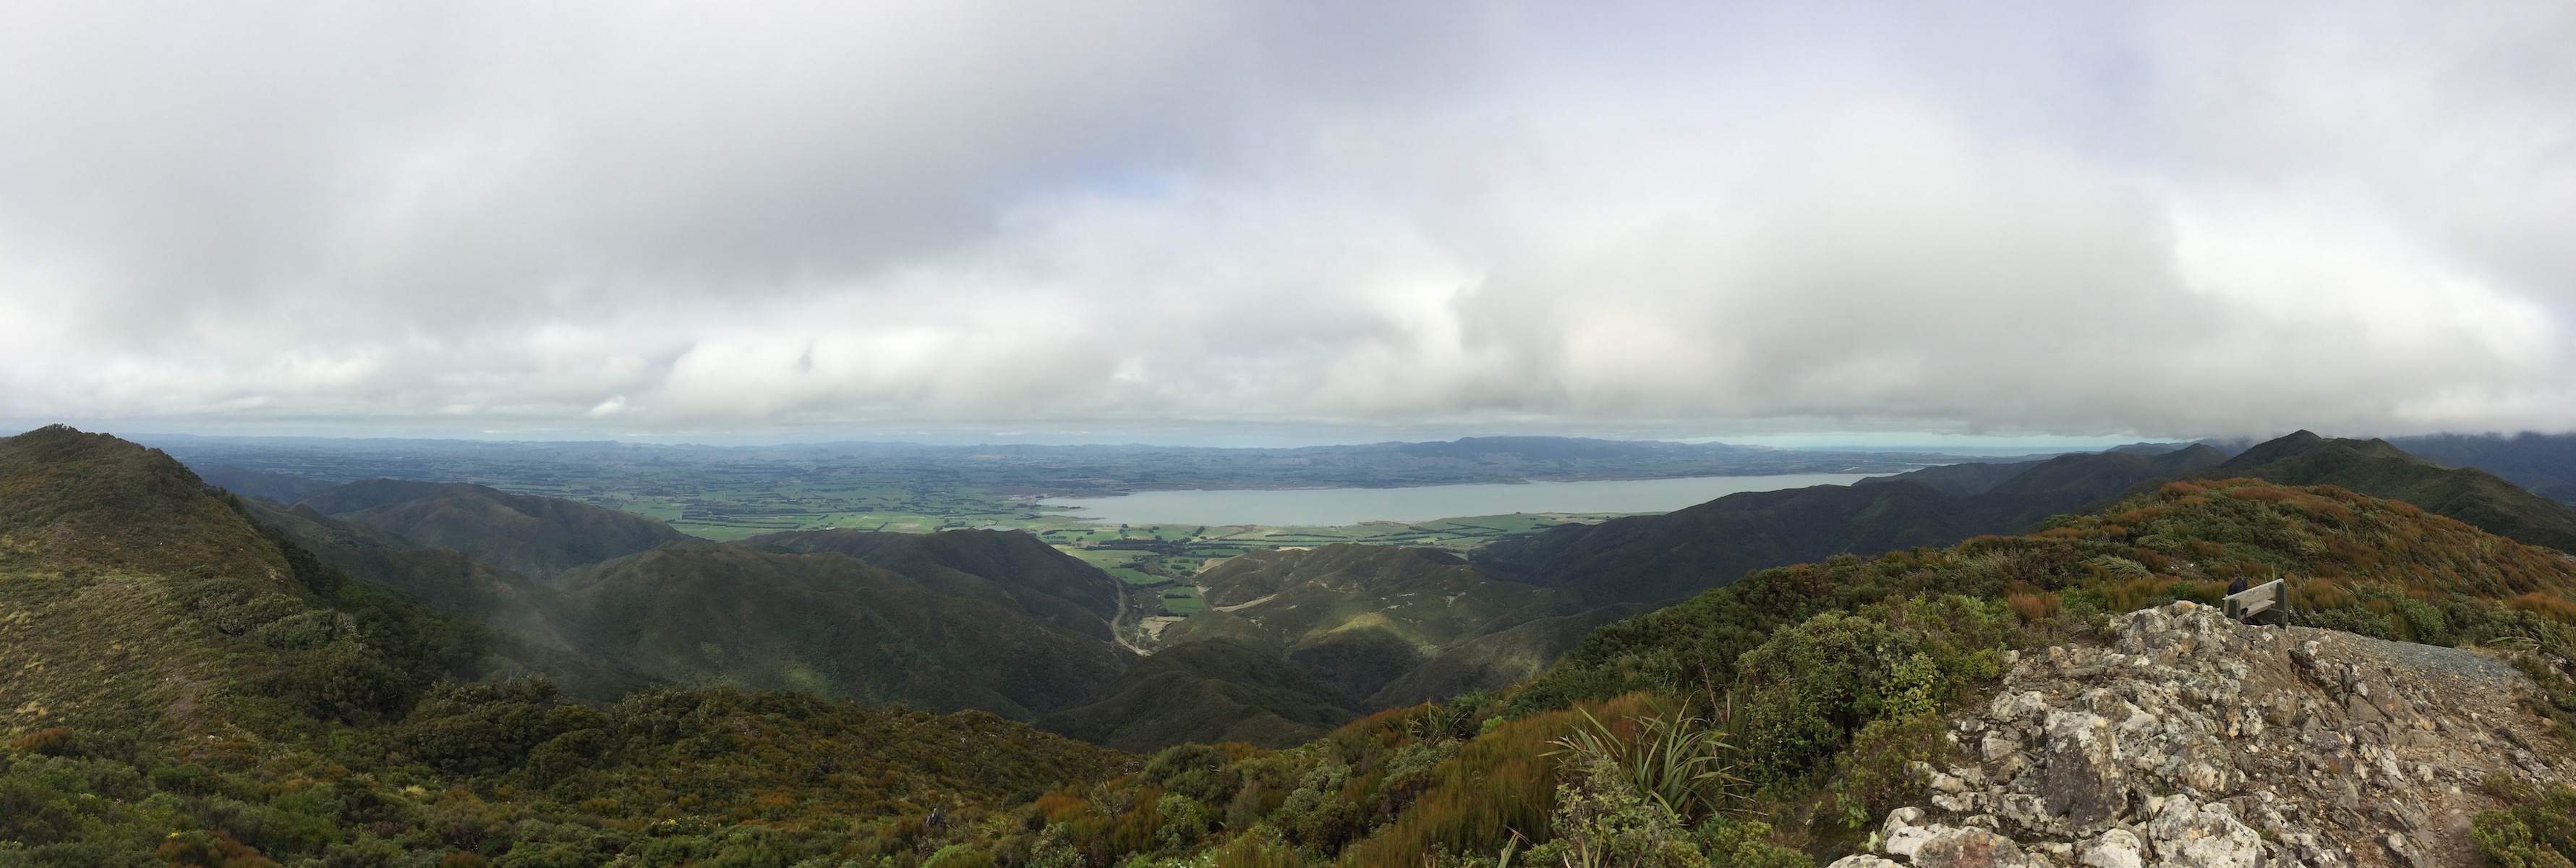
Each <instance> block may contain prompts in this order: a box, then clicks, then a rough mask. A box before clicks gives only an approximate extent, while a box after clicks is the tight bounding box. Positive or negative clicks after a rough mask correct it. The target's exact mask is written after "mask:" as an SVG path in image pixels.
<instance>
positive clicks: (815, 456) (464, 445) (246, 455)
mask: <svg viewBox="0 0 2576 868" xmlns="http://www.w3.org/2000/svg"><path fill="white" fill-rule="evenodd" d="M148 439H149V440H150V442H152V443H153V444H154V445H158V446H161V447H163V448H166V449H168V450H170V451H171V453H172V454H174V455H178V456H180V457H181V458H182V459H184V460H186V461H188V462H189V463H190V464H191V465H194V466H204V467H223V468H227V469H226V470H225V471H224V472H225V473H227V474H230V475H229V476H225V477H224V478H227V479H236V480H240V481H243V482H245V483H248V484H251V485H254V486H262V487H265V486H276V485H282V484H283V485H294V484H309V483H296V482H292V481H293V480H308V481H311V480H318V481H332V482H350V481H356V480H360V479H369V478H378V477H385V478H396V479H415V480H433V481H440V482H478V483H485V484H496V485H508V484H510V481H511V480H526V479H549V478H558V477H561V476H562V475H563V474H565V473H566V472H567V471H568V470H578V471H579V472H581V473H584V474H597V475H602V476H605V477H613V478H617V479H621V480H626V481H628V482H630V483H635V484H642V485H650V484H652V481H653V480H655V479H657V478H661V477H663V476H666V475H668V474H671V473H675V472H679V471H684V470H685V471H688V472H694V473H720V474H737V475H741V476H743V477H745V478H749V479H771V478H774V477H777V476H779V475H780V474H783V473H787V472H791V471H792V472H796V473H800V474H808V475H810V474H812V473H813V472H815V471H817V470H820V469H826V468H833V469H840V470H845V471H849V472H862V473H866V474H871V475H898V476H906V477H911V476H919V477H921V478H928V479H936V480H938V481H940V482H941V483H942V484H947V485H986V486H1000V487H1006V488H1012V489H1017V490H1026V491H1029V492H1032V493H1050V494H1074V495H1079V494H1100V493H1106V492H1112V491H1120V490H1143V489H1154V488H1212V487H1213V488H1224V487H1315V486H1335V487H1382V486H1402V485H1442V484H1456V483H1471V482H1520V481H1524V480H1571V479H1649V478H1664V477H1676V476H1750V475H1768V474H1789V473H1847V472H1859V473H1867V472H1896V471H1902V470H1908V469H1912V468H1914V467H1920V466H1923V465H1925V464H1934V463H1949V462H1955V461H1959V460H1962V459H1961V458H1960V457H1959V456H1952V455H1942V454H1938V453H1892V452H1833V451H1807V450H1789V449H1774V448H1769V447H1759V446H1733V445H1728V444H1723V443H1705V444H1694V443H1676V442H1668V441H1633V440H1597V439H1588V438H1576V437H1469V438H1463V439H1459V440H1455V441H1449V442H1431V443H1392V442H1391V443H1370V444H1360V445H1348V446H1306V447H1296V448H1218V447H1189V446H1150V445H1091V446H1050V445H1034V444H995V445H978V446H937V445H925V444H917V443H880V442H848V443H819V444H790V445H779V446H735V447H719V446H698V445H664V444H645V443H618V442H507V441H479V440H380V439H379V440H370V439H360V440H334V439H316V438H235V437H196V436H186V435H163V436H155V437H151V438H148ZM246 493H256V492H246ZM280 499H281V500H284V499H285V498H280Z"/></svg>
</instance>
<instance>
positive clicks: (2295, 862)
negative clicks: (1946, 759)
mask: <svg viewBox="0 0 2576 868" xmlns="http://www.w3.org/2000/svg"><path fill="white" fill-rule="evenodd" d="M2532 690H2533V687H2532V685H2531V684H2530V682H2529V680H2528V679H2525V678H2524V677H2523V676H2522V675H2521V673H2519V672H2517V671H2515V670H2514V669H2513V668H2512V667H2511V666H2510V665H2507V664H2506V663H2504V662H2502V661H2499V660H2496V659H2493V658H2490V657H2487V656H2483V655H2481V654H2479V653H2476V652H2473V651H2467V650H2461V649H2453V648H2438V647H2433V646H2426V645H2412V644H2406V643H2397V642H2384V641H2380V640H2376V639H2369V638H2365V637H2360V636H2355V635H2352V634H2349V633H2340V632H2334V631H2328V630H2317V629H2309V628H2296V627H2293V628H2282V627H2254V626H2247V625H2244V624H2239V623H2236V622H2234V621H2232V620H2229V619H2227V618H2226V617H2224V616H2223V615H2221V614H2220V613H2219V612H2218V610H2216V609H2213V608H2210V607H2206V606H2198V605H2194V604H2191V603H2176V604H2173V605H2171V606H2165V607H2160V608H2156V609H2148V610H2143V611H2139V612H2133V613H2130V614H2128V615H2124V616H2120V617H2117V618H2114V619H2112V623H2111V629H2110V630H2108V631H2107V632H2106V634H2105V641H2104V642H2102V643H2101V644H2090V643H2085V644H2074V645H2066V646H2060V647H2055V648H2049V649H2046V650H2045V651H2040V652H2033V653H2027V654H2021V655H2018V657H2017V658H2016V659H2015V660H2013V662H2012V664H2011V669H2010V670H2009V671H2008V672H2007V673H2006V674H2005V677H2004V683H2003V685H2002V687H2001V689H2000V690H1999V691H1998V692H1997V693H1996V694H1995V696H1994V697H1993V698H1992V700H1991V701H1989V702H1987V703H1985V704H1983V706H1982V707H1980V708H1979V709H1978V710H1977V712H1978V713H1972V714H1970V715H1968V716H1966V717H1964V718H1961V719H1958V720H1955V721H1953V722H1952V727H1953V728H1952V731H1951V733H1950V738H1951V741H1952V742H1953V743H1954V744H1955V745H1956V746H1957V747H1958V748H1959V749H1958V750H1957V751H1956V752H1954V753H1953V754H1952V757H1953V759H1952V762H1955V763H1958V765H1954V766H1950V767H1947V768H1941V769H1931V768H1928V767H1927V768H1925V769H1922V771H1923V772H1924V775H1923V779H1924V780H1925V781H1927V782H1929V786H1928V787H1927V789H1926V790H1925V792H1924V793H1923V796H1922V801H1921V802H1918V803H1917V804H1918V805H1919V806H1922V807H1907V808H1903V809H1900V810H1899V811H1897V812H1894V813H1891V814H1890V815H1889V817H1888V821H1887V823H1886V824H1885V825H1884V826H1882V828H1881V829H1880V835H1879V845H1878V848H1877V849H1878V855H1882V856H1887V857H1893V858H1897V859H1904V860H1908V861H1911V862H1912V863H1913V864H1914V866H1915V868H1925V866H1927V865H1932V864H1935V863H1938V864H1941V865H1951V864H1962V865H1965V864H1977V865H1983V864H2025V863H2027V864H2034V865H2036V864H2056V865H2068V866H2072V865H2085V866H2092V868H2201V866H2230V868H2233V866H2247V868H2252V866H2258V865H2259V866H2264V868H2283V866H2299V868H2329V866H2335V868H2340V866H2373V868H2377V866H2387V868H2396V866H2405V868H2430V866H2439V865H2469V864H2476V862H2477V859H2478V857H2477V856H2476V854H2475V851H2474V850H2473V849H2472V845H2471V843H2470V842H2469V841H2468V839H2467V829H2468V825H2469V824H2468V819H2469V817H2470V816H2472V815H2474V814H2475V813H2476V812H2477V811H2479V810H2483V809H2485V808H2488V807H2493V803H2492V801H2491V797H2489V796H2488V795H2486V793H2485V791H2484V789H2483V788H2482V787H2481V786H2480V785H2481V784H2482V783H2483V782H2484V781H2485V780H2487V779H2488V778H2489V777H2490V776H2493V775H2505V776H2507V777H2511V778H2515V779H2519V780H2523V781H2530V782H2535V783H2547V782H2561V783H2563V782H2571V781H2576V758H2571V757H2570V756H2569V754H2568V752H2567V749H2566V746H2564V745H2562V744H2560V743H2559V742H2558V741H2557V740H2556V739H2554V738H2552V737H2549V736H2547V735H2545V733H2546V732H2547V723H2546V722H2545V721H2542V720H2540V719H2539V718H2537V717H2535V716H2533V715H2532V714H2531V713H2530V712H2529V710H2528V709H2526V708H2524V707H2523V706H2521V705H2520V704H2519V703H2521V702H2522V700H2523V698H2524V697H2527V696H2529V695H2531V692H2532ZM1927 807H1928V810H1927ZM1997 854H2003V855H1997ZM1979 859H1984V860H1987V861H1982V862H1981V861H1976V860H1979ZM1996 859H2004V860H2007V861H2000V862H1998V861H1994V860H1996ZM1927 860H1928V861H1927ZM2009 860H2024V861H2021V862H2015V861H2009Z"/></svg>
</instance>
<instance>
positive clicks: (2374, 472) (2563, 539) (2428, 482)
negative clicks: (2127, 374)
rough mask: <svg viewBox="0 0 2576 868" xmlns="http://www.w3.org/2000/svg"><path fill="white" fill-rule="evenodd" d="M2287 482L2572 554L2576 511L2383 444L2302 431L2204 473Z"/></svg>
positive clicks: (2476, 472) (2483, 475)
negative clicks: (2404, 507) (2352, 494)
mask: <svg viewBox="0 0 2576 868" xmlns="http://www.w3.org/2000/svg"><path fill="white" fill-rule="evenodd" d="M2198 475H2200V476H2202V477H2207V478H2225V477H2230V476H2246V477H2253V478H2257V479H2266V480H2270V481H2273V482H2279V483H2286V484H2290V485H2339V486H2342V487H2345V488H2349V489H2352V490H2354V491H2359V492H2363V493H2366V494H2371V495H2376V496H2379V497H2389V498H2396V499H2399V500H2404V501H2406V502H2408V503H2412V504H2415V505H2416V506H2420V507H2423V508H2425V509H2428V510H2431V511H2433V512H2436V513H2439V514H2442V515H2447V516H2450V517H2452V518H2456V519H2459V520H2461V521H2465V522H2468V523H2470V524H2473V525H2476V526H2478V527H2480V528H2484V529H2485V530H2487V531H2488V532H2490V533H2494V534H2498V535H2500V536H2507V537H2512V538H2513V539H2516V540H2519V541H2522V542H2524V543H2528V544H2531V545H2542V546H2549V547H2551V548H2555V549H2558V550H2560V551H2576V507H2570V506H2568V505H2567V504H2564V503H2560V502H2558V501H2554V500H2551V499H2549V498H2545V497H2541V496H2540V495H2537V494H2533V493H2532V492H2531V491H2529V490H2527V489H2525V488H2523V487H2521V486H2518V485H2515V484H2513V483H2511V482H2507V481H2505V480H2504V479H2502V478H2499V477H2498V476H2496V475H2495V474H2492V473H2488V472H2486V471H2484V470H2479V469H2476V468H2473V467H2460V468H2452V467H2444V466H2442V465H2439V464H2435V463H2433V462H2431V461H2427V460H2424V459H2423V458H2419V457H2416V456H2414V455H2411V454H2408V453H2407V452H2405V451H2404V450H2401V449H2399V448H2397V447H2396V446H2395V445H2392V444H2390V443H2389V442H2388V441H2386V440H2349V439H2335V440H2328V439H2326V438H2323V437H2319V436H2317V435H2315V434H2313V433H2310V432H2307V431H2300V432H2297V433H2294V434H2291V435H2289V436H2286V437H2281V438H2279V439H2276V440H2272V441H2270V442H2267V443H2263V444H2260V445H2257V446H2255V447H2254V448H2252V449H2248V450H2246V451H2245V452H2244V453H2243V454H2240V455H2237V456H2236V457H2234V458H2231V459H2228V461H2227V463H2225V464H2221V465H2218V466H2216V467H2212V468H2210V469H2208V470H2204V471H2201V472H2200V473H2199V474H2198Z"/></svg>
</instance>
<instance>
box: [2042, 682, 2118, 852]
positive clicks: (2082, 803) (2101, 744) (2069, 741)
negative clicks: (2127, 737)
mask: <svg viewBox="0 0 2576 868" xmlns="http://www.w3.org/2000/svg"><path fill="white" fill-rule="evenodd" d="M2047 732H2048V752H2047V757H2046V759H2045V760H2044V761H2043V763H2042V765H2041V767H2040V782H2039V796H2040V798H2041V799H2042V800H2044V801H2045V802H2046V804H2047V806H2048V813H2049V814H2051V815H2053V816H2055V817H2057V818H2058V819H2059V821H2060V822H2062V823H2064V824H2065V826H2066V829H2065V831H2066V832H2067V833H2069V834H2075V835H2084V834H2090V833H2093V832H2097V831H2100V830H2101V828H2102V826H2103V825H2104V824H2107V823H2109V822H2110V821H2111V820H2112V819H2113V818H2114V817H2116V816H2118V815H2119V811H2120V808H2121V807H2122V806H2124V805H2125V804H2126V803H2127V801H2128V787H2127V783H2126V776H2125V773H2124V772H2123V771H2122V770H2121V768H2120V762H2119V756H2118V740H2117V739H2116V738H2115V737H2114V736H2113V733H2112V730H2111V721H2110V720H2109V719H2107V718H2104V717H2103V716H2101V715H2098V714H2094V713H2091V712H2084V711H2052V712H2049V714H2048V729H2047Z"/></svg>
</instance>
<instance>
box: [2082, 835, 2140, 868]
mask: <svg viewBox="0 0 2576 868" xmlns="http://www.w3.org/2000/svg"><path fill="white" fill-rule="evenodd" d="M2146 849H2147V848H2146V845H2145V844H2143V843H2140V842H2139V841H2138V836H2136V835H2132V834H2129V830H2127V829H2113V830H2111V831H2108V832H2104V833H2102V837H2099V838H2096V839H2094V840H2093V842H2092V843H2090V844H2087V845H2085V846H2084V864H2086V865H2090V866H2093V868H2141V866H2143V865H2145V864H2146V858H2147V857H2146Z"/></svg>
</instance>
